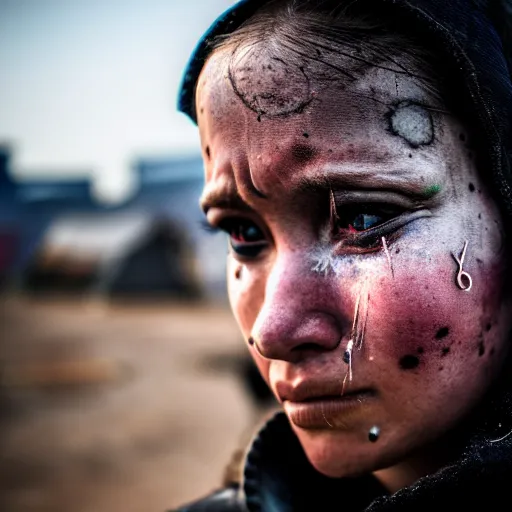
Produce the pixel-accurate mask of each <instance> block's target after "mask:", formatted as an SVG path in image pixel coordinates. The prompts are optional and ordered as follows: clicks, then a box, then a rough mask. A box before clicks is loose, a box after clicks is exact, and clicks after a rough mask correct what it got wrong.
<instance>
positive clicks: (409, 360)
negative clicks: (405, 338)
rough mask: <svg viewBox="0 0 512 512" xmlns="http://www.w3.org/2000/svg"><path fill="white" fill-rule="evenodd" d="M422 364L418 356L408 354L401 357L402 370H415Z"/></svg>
mask: <svg viewBox="0 0 512 512" xmlns="http://www.w3.org/2000/svg"><path fill="white" fill-rule="evenodd" d="M419 364H420V360H419V359H418V358H417V357H416V356H411V355H407V356H404V357H402V358H401V359H400V368H402V370H414V368H417V367H418V365H419Z"/></svg>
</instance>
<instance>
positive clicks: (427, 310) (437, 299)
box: [369, 266, 478, 372]
mask: <svg viewBox="0 0 512 512" xmlns="http://www.w3.org/2000/svg"><path fill="white" fill-rule="evenodd" d="M376 291H377V290H376ZM463 293H464V292H462V291H461V290H458V289H457V287H456V285H455V283H454V280H453V273H451V272H450V271H447V269H446V268H443V267H440V266H439V267H430V268H429V273H428V274H418V273H410V274H407V275H405V274H404V273H400V272H399V273H397V275H396V276H395V279H394V280H392V281H389V280H386V281H385V283H384V282H383V283H382V284H380V286H379V290H378V291H377V293H372V304H371V306H370V317H371V318H372V321H371V323H372V329H371V332H372V334H371V338H370V337H369V343H371V347H369V349H370V350H372V351H374V354H373V355H374V358H375V360H378V359H381V360H386V361H387V363H386V364H390V365H393V366H395V367H398V368H399V369H400V370H403V371H415V372H416V371H422V372H424V371H438V368H439V362H440V360H441V359H443V360H446V362H448V360H449V359H451V358H454V357H457V358H459V357H461V354H462V352H464V353H466V354H465V355H466V356H467V355H468V353H469V352H468V351H469V350H471V348H470V346H471V345H472V344H471V343H466V342H465V341H464V343H462V340H467V339H468V337H469V339H476V337H477V335H478V322H477V321H475V319H474V318H472V315H470V314H468V313H470V312H471V311H474V309H475V307H476V305H475V304H476V303H475V302H474V298H471V297H469V296H464V295H462V294H463ZM464 301H466V303H465V304H464ZM462 304H464V307H466V308H469V311H468V310H466V313H464V312H462V313H461V305H462ZM369 336H370V335H369ZM473 345H474V344H473Z"/></svg>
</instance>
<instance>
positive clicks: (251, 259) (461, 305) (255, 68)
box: [196, 51, 509, 477]
mask: <svg viewBox="0 0 512 512" xmlns="http://www.w3.org/2000/svg"><path fill="white" fill-rule="evenodd" d="M263 53H264V52H263ZM256 56H257V57H258V58H252V59H251V55H250V54H249V53H248V54H247V55H246V56H245V57H244V58H243V59H239V61H238V62H237V64H236V65H234V64H233V60H232V59H231V57H230V53H229V52H228V51H218V52H216V53H215V54H214V55H213V56H212V57H211V58H210V59H209V61H208V62H207V64H206V66H205V68H204V70H203V72H202V74H201V76H200V80H199V83H198V90H197V96H196V101H197V112H198V123H199V128H200V134H201V141H202V148H203V153H204V159H205V167H206V184H205V189H204V194H203V197H202V206H203V208H204V210H205V212H206V214H207V218H208V221H209V222H210V223H211V224H212V225H214V226H218V227H220V228H221V229H223V230H225V231H227V232H228V234H229V235H230V244H231V247H230V250H229V255H228V287H229V297H230V302H231V305H232V308H233V311H234V314H235V317H236V320H237V322H238V324H239V326H240V329H241V330H242V333H243V335H244V337H245V339H246V340H247V343H248V347H249V350H250V352H251V355H252V357H253V358H254V360H255V362H256V364H257V366H258V368H259V369H260V371H261V374H262V375H263V377H264V378H265V380H266V381H267V383H268V385H269V386H270V388H271V389H272V391H273V393H274V394H275V396H276V398H277V399H278V400H279V402H281V403H282V406H283V408H284V411H285V412H286V414H287V415H288V418H289V420H290V422H291V425H292V428H293V429H294V431H295V433H296V434H297V436H298V438H299V439H300V442H301V444H302V446H303V448H304V450H305V452H306V454H307V456H308V458H309V460H310V461H311V463H312V464H313V465H314V466H315V467H316V468H317V469H318V470H319V471H320V472H322V473H324V474H327V475H330V476H337V477H340V476H345V475H355V474H359V473H362V472H367V471H375V470H378V469H381V468H387V467H390V466H393V465H395V464H398V463H399V462H400V461H402V460H404V459H405V458H407V457H408V456H409V455H410V454H411V453H413V452H416V451H417V450H420V449H421V448H422V447H425V446H426V445H427V444H428V445H429V446H430V445H431V443H432V442H433V441H435V440H437V439H440V438H441V436H442V434H443V433H445V432H447V431H448V430H449V429H451V428H452V427H454V426H455V425H456V424H457V423H458V422H459V421H460V420H461V419H462V418H463V417H464V416H465V415H466V414H467V413H468V412H469V411H470V410H471V409H472V408H473V407H474V406H475V405H476V403H477V402H478V401H479V400H480V398H481V397H482V394H483V393H484V392H485V391H486V389H487V388H488V386H489V384H490V380H491V376H492V375H495V374H496V373H498V372H499V370H500V367H501V365H502V362H503V360H504V358H505V355H506V344H505V339H506V334H507V333H508V329H509V325H508V323H507V322H508V319H507V317H508V315H507V313H508V311H507V308H508V306H505V305H504V299H503V294H502V292H503V290H502V286H503V284H504V279H503V276H504V254H503V247H502V241H503V240H502V225H501V220H500V217H499V214H498V212H497V209H496V207H495V205H494V203H493V201H492V200H491V199H490V196H489V194H488V191H487V189H486V187H485V185H484V184H483V183H482V182H481V180H480V179H479V176H478V174H477V172H476V168H475V161H474V156H473V153H472V151H471V148H470V145H469V142H468V134H467V132H466V131H465V129H464V128H463V126H461V125H460V123H459V122H457V120H456V119H454V118H452V117H451V116H450V115H448V114H447V113H445V112H443V111H442V108H443V106H442V105H439V104H436V103H435V101H434V100H433V99H432V98H431V97H430V95H429V94H428V93H427V92H426V91H425V90H423V88H422V87H421V86H418V85H416V84H415V82H414V81H413V80H412V79H411V78H408V77H407V76H406V75H404V74H400V73H395V72H393V71H389V70H385V69H379V68H369V69H367V70H366V71H365V72H364V73H360V76H359V78H358V79H357V80H355V81H353V82H350V83H348V84H347V83H346V82H344V83H343V84H342V83H338V82H335V81H331V82H327V81H325V82H322V84H320V83H318V84H316V83H315V82H314V80H313V78H311V77H308V68H307V66H306V68H305V69H301V70H300V73H299V72H295V73H294V72H293V70H292V69H288V70H286V69H284V68H282V69H278V70H277V71H276V69H275V66H284V64H283V62H284V61H285V60H284V58H283V59H282V60H279V59H277V58H275V56H274V57H272V58H268V59H265V58H264V55H263V54H259V55H256ZM253 57H254V55H253ZM272 66H274V67H272ZM285 67H286V66H285ZM295 71H296V70H295ZM300 76H302V77H306V78H307V79H306V80H303V79H299V78H297V77H300ZM294 80H295V81H294ZM300 80H302V82H301V81H300ZM464 248H465V251H464ZM457 260H459V261H460V263H459V262H458V261H457ZM460 271H464V272H466V273H467V274H469V276H470V278H471V280H472V282H471V287H470V288H469V285H470V281H469V278H468V275H466V274H462V275H461V276H459V277H460V280H459V282H458V281H457V276H458V274H459V272H460ZM468 288H469V289H468ZM253 342H254V343H253ZM372 432H373V433H374V434H378V435H374V436H373V437H372V435H371V433H372ZM370 438H371V439H370ZM432 449H433V450H434V452H435V448H432V447H431V446H430V448H429V450H432Z"/></svg>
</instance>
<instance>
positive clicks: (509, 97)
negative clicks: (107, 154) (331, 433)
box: [179, 0, 512, 512]
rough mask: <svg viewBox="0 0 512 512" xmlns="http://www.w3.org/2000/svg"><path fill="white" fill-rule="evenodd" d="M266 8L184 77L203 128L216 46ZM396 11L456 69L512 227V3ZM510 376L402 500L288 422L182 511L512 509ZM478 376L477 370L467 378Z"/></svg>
mask: <svg viewBox="0 0 512 512" xmlns="http://www.w3.org/2000/svg"><path fill="white" fill-rule="evenodd" d="M263 3H264V1H262V0H242V1H240V2H238V3H237V4H236V5H235V6H234V7H233V8H231V9H230V10H228V11H227V12H226V13H224V14H223V15H222V16H221V17H220V18H219V19H218V20H216V22H215V23H214V24H213V25H212V26H211V27H210V29H209V30H208V32H207V33H206V34H205V36H204V38H203V39H202V40H201V41H200V42H199V44H198V46H197V48H196V50H195V52H194V53H193V55H192V58H191V60H190V62H189V65H188V67H187V70H186V73H185V75H184V79H183V83H182V88H181V92H180V97H179V109H180V110H181V111H182V112H184V113H185V114H187V115H188V116H189V117H190V118H191V119H192V120H193V121H194V122H195V121H196V116H195V107H194V95H195V94H194V93H195V86H196V81H197V78H198V75H199V73H200V71H201V69H202V66H203V64H204V62H205V59H206V58H207V57H208V54H209V52H210V46H209V45H208V42H209V41H210V40H211V39H212V38H213V37H216V36H218V35H220V34H228V33H230V32H232V31H234V30H235V29H236V28H237V27H238V26H240V24H241V23H242V22H243V21H244V20H246V19H247V18H248V17H249V16H251V14H253V13H254V12H255V11H256V10H257V9H258V7H260V6H261V5H262V4H263ZM375 3H379V4H384V5H388V6H389V8H390V9H397V12H398V13H399V16H400V18H403V23H405V24H409V26H414V27H415V30H417V31H418V33H420V34H421V36H422V37H423V38H424V40H425V44H426V45H429V46H433V47H434V48H435V49H436V51H439V52H441V53H442V54H443V56H444V60H445V61H446V62H447V63H449V65H450V66H451V68H452V69H451V72H453V70H455V74H456V76H457V79H458V83H459V84H460V88H461V97H462V98H463V105H464V109H465V110H466V114H467V116H468V118H470V119H471V120H472V123H473V125H474V128H475V129H476V131H477V133H478V137H479V139H480V144H479V147H480V150H481V152H482V153H483V162H484V164H483V165H481V169H480V170H481V172H482V173H484V178H485V179H487V180H488V182H489V184H490V186H491V190H492V191H493V193H494V196H495V199H496V201H497V203H498V205H499V206H500V207H501V209H502V212H503V218H504V221H505V225H506V228H507V234H508V231H509V229H510V227H509V226H510V222H511V221H512V164H511V158H512V126H511V124H512V84H511V77H510V72H509V69H511V68H510V65H511V64H512V28H511V27H512V2H510V1H508V0H375ZM510 368H511V365H510V364H507V365H506V366H505V370H504V372H503V375H502V376H501V378H500V379H499V380H498V382H497V383H496V385H495V386H494V387H493V389H492V390H491V391H490V392H489V394H488V396H487V397H486V399H485V400H484V401H483V404H482V406H481V407H480V409H479V410H477V411H475V413H474V415H473V417H472V418H470V419H468V421H467V423H466V428H465V430H464V432H462V431H461V432H460V433H459V434H458V435H459V436H460V441H462V444H463V446H464V449H463V450H462V454H461V455H460V456H459V458H458V459H457V461H455V462H454V463H453V464H452V465H450V466H447V467H445V468H443V469H442V470H440V471H438V472H437V473H435V474H433V475H429V476H426V477H424V478H422V479H420V480H418V481H417V482H416V483H415V484H413V485H412V486H410V487H406V488H404V489H401V490H400V491H398V492H396V493H395V494H393V495H389V493H388V492H387V491H386V490H385V489H384V488H382V487H381V486H380V485H379V483H378V482H377V480H376V479H375V478H374V477H373V476H371V475H367V476H363V477H360V478H343V479H331V478H327V477H324V476H322V475H321V474H319V473H318V472H316V471H315V470H314V469H313V467H312V466H311V465H310V464H309V462H308V461H307V459H306V457H305V455H304V452H303V450H302V448H301V446H300V444H299V442H298V440H297V438H296V437H295V435H294V434H293V431H292V430H291V427H290V425H289V423H288V420H287V419H286V417H285V415H284V414H283V413H279V414H277V415H276V416H275V417H274V418H272V419H271V420H270V421H269V422H267V424H266V425H265V426H264V427H263V429H262V430H261V431H260V432H259V434H258V435H257V436H256V437H255V439H254V441H253V443H252V446H251V447H250V449H249V451H248V453H247V456H246V461H245V467H244V470H243V475H242V482H241V484H240V485H239V486H237V485H235V484H234V485H233V486H231V487H228V488H226V489H222V490H219V491H218V492H216V493H214V494H212V495H210V496H208V497H206V498H203V499H201V500H199V501H197V502H195V503H191V504H189V505H186V506H184V507H183V508H180V509H179V510H180V511H181V512H203V511H204V512H214V511H226V512H229V511H250V512H256V511H261V512H274V511H275V512H289V511H290V512H291V511H299V512H300V511H316V510H319V511H330V510H333V511H334V510H337V511H342V512H356V511H357V512H362V511H365V512H384V511H393V512H398V511H423V510H425V511H426V510H428V511H459V510H462V511H465V510H479V509H480V510H486V511H496V510H500V511H501V510H503V511H508V510H512V492H511V493H509V489H508V486H509V485H511V486H512V391H511V390H512V383H511V380H510V378H509V377H508V375H509V374H510ZM468 371H469V370H468Z"/></svg>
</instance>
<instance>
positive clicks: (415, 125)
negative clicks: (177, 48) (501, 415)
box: [196, 50, 447, 188]
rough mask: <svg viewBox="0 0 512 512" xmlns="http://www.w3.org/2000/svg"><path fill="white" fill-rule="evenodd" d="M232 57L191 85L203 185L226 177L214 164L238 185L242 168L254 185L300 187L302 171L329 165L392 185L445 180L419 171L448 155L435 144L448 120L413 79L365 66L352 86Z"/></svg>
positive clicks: (269, 58)
mask: <svg viewBox="0 0 512 512" xmlns="http://www.w3.org/2000/svg"><path fill="white" fill-rule="evenodd" d="M239 53H240V55H241V56H240V55H235V57H234V54H233V53H232V52H230V51H227V50H222V51H218V52H216V53H214V54H213V55H212V57H211V58H210V59H209V60H208V62H207V63H206V65H205V67H204V69H203V71H202V73H201V75H200V78H199V82H198V88H197V95H196V108H197V112H198V124H199V128H200V132H201V138H202V141H203V147H208V150H209V151H208V153H209V154H211V159H212V161H215V162H217V165H213V164H212V165H208V162H207V166H206V169H207V182H211V181H212V180H216V179H217V178H219V173H220V169H224V168H225V167H223V165H222V164H220V160H219V159H221V160H223V161H226V162H227V161H229V167H230V169H231V172H232V173H233V175H234V178H235V179H236V169H242V168H248V169H250V172H251V175H252V177H256V180H260V181H262V180H263V181H265V179H266V178H268V179H269V180H272V179H274V180H275V179H276V177H279V178H283V177H286V179H287V180H290V179H291V180H293V179H295V180H300V179H302V178H303V173H302V172H300V170H301V169H302V168H304V169H305V172H306V170H308V171H309V172H313V171H314V172H324V171H319V169H321V168H324V167H325V166H328V164H329V162H331V163H333V162H335V163H336V164H343V165H344V170H345V171H346V172H352V174H354V175H356V174H358V173H360V172H361V169H358V170H357V169H355V168H352V170H351V167H350V166H351V165H352V164H353V165H357V166H361V165H362V166H365V165H366V166H370V167H366V171H367V172H368V173H369V174H372V171H375V170H380V171H384V169H387V171H388V175H389V176H388V177H391V178H393V177H394V178H396V179H404V176H405V175H407V177H408V178H409V179H414V178H415V177H416V178H417V179H419V178H420V177H421V181H427V182H431V181H436V182H439V180H441V181H442V180H443V179H444V178H445V177H446V174H447V172H446V169H445V168H443V166H442V165H441V166H439V165H438V166H437V168H436V169H432V168H430V167H429V166H428V165H426V164H428V162H429V161H431V160H432V158H434V157H436V159H437V160H439V156H442V155H441V153H443V151H444V150H445V149H446V148H445V147H443V144H439V142H440V134H441V133H442V132H443V127H442V125H443V123H445V122H446V119H445V117H446V116H444V115H443V114H441V113H440V112H442V111H443V106H442V105H440V104H439V103H438V102H437V101H436V100H435V99H434V97H433V96H432V95H430V94H429V92H428V91H427V90H426V89H425V87H423V86H422V85H421V83H419V82H418V80H416V79H415V78H414V77H412V76H411V74H414V72H415V71H417V72H418V74H419V72H420V70H414V69H413V68H411V67H410V65H408V68H407V69H408V72H409V74H407V73H403V72H402V71H401V68H400V67H398V68H397V69H389V68H384V67H379V66H373V67H371V66H366V68H365V69H364V70H359V71H358V74H357V76H356V78H355V79H353V80H348V81H347V80H326V79H325V75H319V70H318V67H315V66H312V67H308V66H307V63H303V64H304V65H299V63H293V62H292V63H291V64H290V65H288V64H287V63H286V61H285V60H284V59H281V58H280V57H279V54H276V53H275V52H274V53H273V54H272V55H271V54H269V53H268V52H265V51H263V50H261V51H246V52H243V51H242V52H239ZM445 138H446V137H445ZM399 160H401V161H402V163H403V162H404V161H405V162H407V166H406V167H407V169H406V168H405V167H404V166H403V165H401V166H399ZM290 164H293V165H292V167H293V172H290V170H291V166H290ZM393 173H394V175H393ZM422 173H423V174H422ZM429 173H430V174H432V173H434V174H437V175H436V176H433V175H430V176H429V175H428V174H429ZM220 174H222V176H223V179H224V180H225V179H226V172H223V173H220ZM242 174H243V173H242ZM373 174H375V173H373ZM424 174H426V175H424ZM264 188H268V184H265V185H264Z"/></svg>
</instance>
